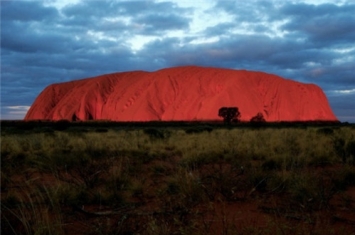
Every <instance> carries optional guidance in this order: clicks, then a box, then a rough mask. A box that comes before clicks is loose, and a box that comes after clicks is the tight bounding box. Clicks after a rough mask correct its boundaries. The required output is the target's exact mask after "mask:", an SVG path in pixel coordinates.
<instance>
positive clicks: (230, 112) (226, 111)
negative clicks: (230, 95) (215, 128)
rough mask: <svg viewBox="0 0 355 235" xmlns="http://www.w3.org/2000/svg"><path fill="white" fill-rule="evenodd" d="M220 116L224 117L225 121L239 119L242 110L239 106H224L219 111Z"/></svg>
mask: <svg viewBox="0 0 355 235" xmlns="http://www.w3.org/2000/svg"><path fill="white" fill-rule="evenodd" d="M218 116H219V117H223V120H224V122H226V123H230V122H231V121H233V120H234V121H239V118H240V116H241V115H240V112H239V110H238V108H237V107H222V108H220V109H219V111H218Z"/></svg>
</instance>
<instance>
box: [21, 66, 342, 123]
mask: <svg viewBox="0 0 355 235" xmlns="http://www.w3.org/2000/svg"><path fill="white" fill-rule="evenodd" d="M221 107H238V108H239V111H240V113H241V120H242V121H249V120H250V119H251V118H252V117H253V116H255V115H256V114H257V113H258V112H261V113H262V114H263V116H264V118H265V120H266V121H269V122H270V121H273V122H274V121H315V120H322V121H336V120H337V118H336V117H335V115H334V114H333V112H332V110H331V108H330V106H329V103H328V100H327V98H326V96H325V95H324V93H323V91H322V90H321V89H320V88H319V87H318V86H316V85H313V84H303V83H300V82H295V81H292V80H288V79H284V78H281V77H279V76H276V75H272V74H267V73H263V72H253V71H245V70H231V69H221V68H208V67H195V66H187V67H175V68H167V69H162V70H159V71H155V72H144V71H132V72H122V73H114V74H107V75H102V76H98V77H93V78H87V79H82V80H76V81H71V82H65V83H60V84H53V85H50V86H48V87H47V88H45V89H44V90H43V91H42V93H41V94H40V95H39V96H38V97H37V98H36V100H35V102H34V103H33V105H32V106H31V108H30V110H29V111H28V113H27V115H26V117H25V120H40V119H41V120H43V119H45V120H60V119H68V120H77V121H78V120H81V121H84V120H100V119H104V120H112V121H157V120H162V121H198V120H204V121H207V120H221V118H220V117H218V110H219V108H221Z"/></svg>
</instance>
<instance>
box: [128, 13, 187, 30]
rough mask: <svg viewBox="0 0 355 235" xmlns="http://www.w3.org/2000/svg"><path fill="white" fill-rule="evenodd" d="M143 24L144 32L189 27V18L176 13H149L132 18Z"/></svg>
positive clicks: (135, 21)
mask: <svg viewBox="0 0 355 235" xmlns="http://www.w3.org/2000/svg"><path fill="white" fill-rule="evenodd" d="M133 22H134V23H137V24H140V25H142V26H143V31H144V34H152V33H154V34H155V33H158V32H160V31H166V30H181V29H187V28H188V27H189V19H188V18H185V17H181V16H178V15H176V14H162V13H159V14H149V15H144V16H142V17H138V18H137V19H134V20H133Z"/></svg>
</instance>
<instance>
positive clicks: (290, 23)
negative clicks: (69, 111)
mask: <svg viewBox="0 0 355 235" xmlns="http://www.w3.org/2000/svg"><path fill="white" fill-rule="evenodd" d="M354 12H355V1H353V0H313V1H311V0H290V1H286V0H260V1H259V0H255V1H253V0H234V1H233V0H225V1H217V0H193V1H192V0H163V1H161V0H159V1H158V0H156V1H153V0H146V1H103V0H100V1H89V0H86V1H84V0H67V1H66V0H43V1H31V0H27V1H19V0H11V1H6V0H1V119H22V118H23V117H24V115H25V113H26V111H27V110H28V108H29V107H30V105H31V104H32V103H33V101H34V99H35V98H36V96H37V95H38V94H39V93H40V92H41V91H42V90H43V89H44V88H45V87H46V86H48V85H49V84H52V83H58V82H65V81H70V80H74V79H80V78H85V77H93V76H96V75H101V74H107V73H113V72H120V71H130V70H146V71H155V70H158V69H161V68H165V67H172V66H181V65H199V66H213V67H221V68H232V69H247V70H256V71H264V72H268V73H273V74H277V75H279V76H282V77H285V78H288V79H293V80H296V81H300V82H305V83H314V84H317V85H318V86H320V87H321V88H322V89H323V90H324V92H325V94H326V95H327V97H328V100H329V102H330V105H331V107H332V109H333V111H334V113H335V115H336V116H337V117H338V119H339V120H340V121H349V122H355V14H354Z"/></svg>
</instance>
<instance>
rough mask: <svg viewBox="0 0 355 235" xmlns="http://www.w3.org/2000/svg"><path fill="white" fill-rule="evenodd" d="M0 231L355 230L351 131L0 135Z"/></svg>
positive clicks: (102, 130) (78, 130)
mask: <svg viewBox="0 0 355 235" xmlns="http://www.w3.org/2000/svg"><path fill="white" fill-rule="evenodd" d="M1 230H2V234H223V235H226V234H355V129H354V128H353V127H351V126H343V127H342V126H335V127H327V126H322V127H314V126H313V127H312V126H309V127H307V126H303V127H302V128H290V127H283V128H272V127H263V128H257V127H254V128H250V127H248V128H238V127H236V128H215V127H203V128H201V127H199V128H194V127H191V126H184V127H181V128H177V127H174V128H172V127H171V128H169V127H163V128H159V127H154V128H152V127H141V128H139V129H137V128H133V129H130V128H126V129H125V128H106V127H99V128H87V127H85V126H79V127H75V128H54V129H53V128H51V127H45V128H39V129H36V128H34V129H30V130H26V131H18V130H17V131H16V128H15V129H11V128H10V129H5V131H4V129H3V131H2V133H1Z"/></svg>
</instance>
